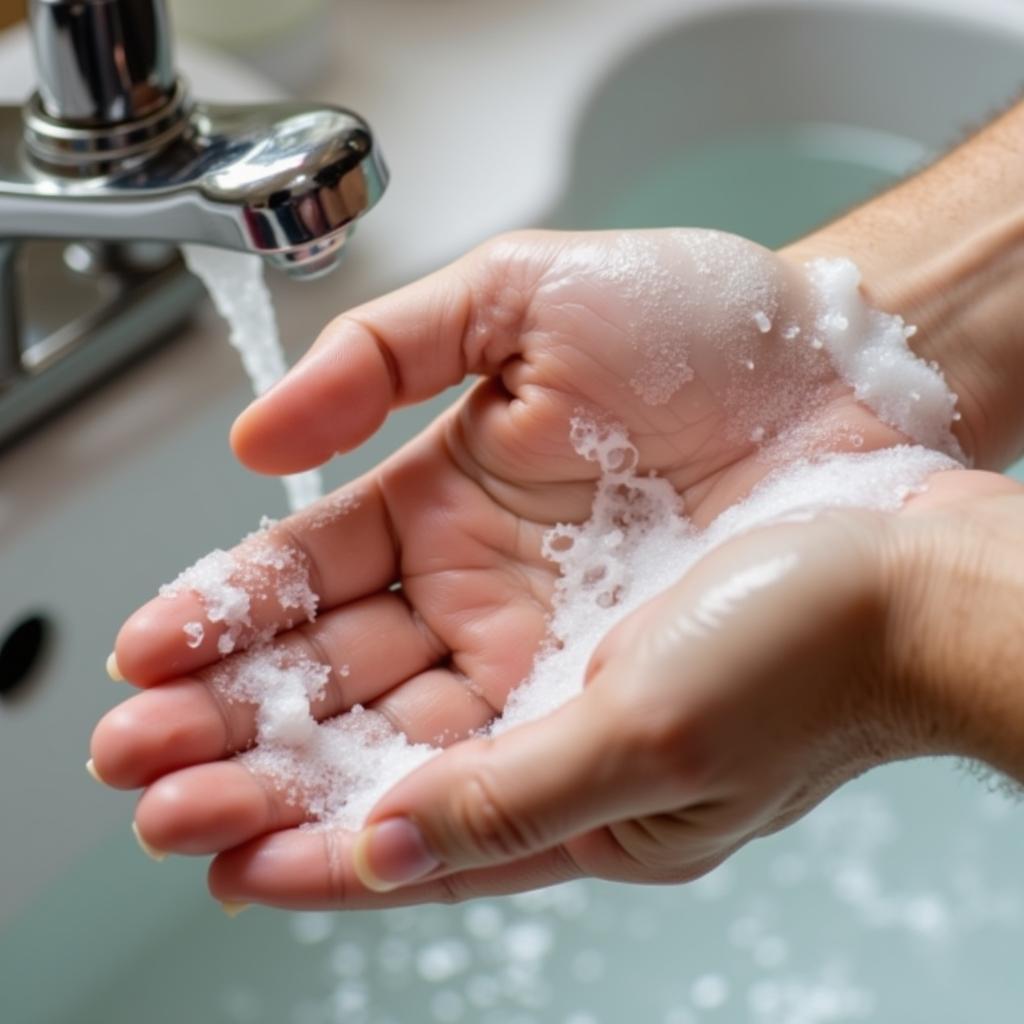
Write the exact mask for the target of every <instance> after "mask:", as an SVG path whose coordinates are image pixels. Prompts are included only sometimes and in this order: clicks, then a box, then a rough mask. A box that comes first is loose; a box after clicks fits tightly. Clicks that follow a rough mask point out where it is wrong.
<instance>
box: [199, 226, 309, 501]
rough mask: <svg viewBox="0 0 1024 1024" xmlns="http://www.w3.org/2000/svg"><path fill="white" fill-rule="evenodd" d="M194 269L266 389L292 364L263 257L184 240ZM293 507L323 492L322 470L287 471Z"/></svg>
mask: <svg viewBox="0 0 1024 1024" xmlns="http://www.w3.org/2000/svg"><path fill="white" fill-rule="evenodd" d="M181 252H182V256H183V257H184V259H185V263H186V265H187V266H188V269H189V270H191V271H192V273H193V274H195V275H196V277H198V278H199V279H200V280H201V281H202V282H203V284H204V285H206V290H207V291H208V292H209V293H210V298H211V299H212V300H213V304H214V306H215V307H216V308H217V312H218V313H220V315H221V316H222V317H224V319H225V320H227V322H228V326H229V329H230V331H229V334H228V340H229V341H230V342H231V345H232V347H233V348H235V349H237V351H238V354H239V355H240V356H241V357H242V367H243V368H244V369H245V372H246V374H248V376H249V380H250V381H252V388H253V391H254V393H255V394H256V395H262V394H263V393H264V392H265V391H268V390H269V389H270V388H271V387H273V385H274V384H276V383H277V382H278V381H279V380H280V379H281V378H282V377H283V376H284V374H285V371H286V370H287V368H288V367H287V365H286V363H285V361H284V350H283V349H282V347H281V338H280V334H279V333H278V329H277V317H276V316H275V314H274V306H273V303H272V302H271V300H270V292H269V291H268V290H267V286H266V285H265V284H264V282H263V260H262V259H261V258H260V257H259V256H252V255H249V254H248V253H241V252H231V251H229V250H227V249H214V248H211V247H209V246H205V245H183V246H182V247H181ZM282 482H283V483H284V489H285V493H286V494H287V496H288V505H289V507H290V508H291V510H292V511H293V512H296V511H298V510H299V509H300V508H305V507H306V506H307V505H309V504H311V503H312V502H314V501H316V500H317V498H319V497H320V496H321V495H322V494H323V480H322V478H321V475H320V472H319V470H310V471H309V472H306V473H295V474H293V475H291V476H285V477H282Z"/></svg>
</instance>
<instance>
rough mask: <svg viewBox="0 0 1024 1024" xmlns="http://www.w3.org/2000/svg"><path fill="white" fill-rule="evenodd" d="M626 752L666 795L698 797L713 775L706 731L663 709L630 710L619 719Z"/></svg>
mask: <svg viewBox="0 0 1024 1024" xmlns="http://www.w3.org/2000/svg"><path fill="white" fill-rule="evenodd" d="M619 720H620V721H621V722H623V735H624V739H625V742H626V748H627V750H629V751H631V752H632V754H633V756H635V757H637V758H638V759H639V760H640V763H641V764H642V765H644V767H645V769H646V773H647V774H648V775H649V776H650V777H651V778H652V779H653V780H654V781H655V784H656V785H658V786H659V787H664V789H665V792H666V794H667V795H669V796H671V797H679V796H683V795H692V794H694V793H699V792H700V791H701V790H702V789H703V788H704V787H705V786H706V785H707V783H708V781H709V780H710V778H711V775H712V771H713V759H712V751H711V747H710V744H709V741H708V736H707V733H706V731H705V730H704V729H703V728H701V726H700V723H699V722H698V721H697V720H696V718H695V717H693V716H691V715H688V714H686V713H683V712H680V711H678V710H673V711H666V709H665V708H664V706H661V707H658V706H651V707H641V708H637V707H633V708H631V709H629V710H628V711H627V712H625V713H624V714H623V716H622V718H621V719H619Z"/></svg>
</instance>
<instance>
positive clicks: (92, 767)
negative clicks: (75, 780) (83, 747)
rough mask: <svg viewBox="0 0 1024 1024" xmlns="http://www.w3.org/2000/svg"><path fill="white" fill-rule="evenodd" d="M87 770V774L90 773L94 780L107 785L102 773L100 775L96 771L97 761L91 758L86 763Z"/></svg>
mask: <svg viewBox="0 0 1024 1024" xmlns="http://www.w3.org/2000/svg"><path fill="white" fill-rule="evenodd" d="M85 770H86V771H87V772H88V773H89V774H90V775H91V776H92V777H93V778H94V779H95V780H96V781H97V782H99V783H102V784H103V785H106V783H105V782H103V778H102V777H101V776H100V773H99V772H98V771H96V762H95V761H93V759H92V758H91V757H90V758H89V760H88V761H86V762H85Z"/></svg>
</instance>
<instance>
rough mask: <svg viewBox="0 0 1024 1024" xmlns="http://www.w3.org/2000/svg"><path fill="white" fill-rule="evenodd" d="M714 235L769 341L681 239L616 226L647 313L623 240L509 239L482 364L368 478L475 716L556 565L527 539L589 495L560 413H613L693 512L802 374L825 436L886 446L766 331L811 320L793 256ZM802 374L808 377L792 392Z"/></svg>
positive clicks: (536, 537)
mask: <svg viewBox="0 0 1024 1024" xmlns="http://www.w3.org/2000/svg"><path fill="white" fill-rule="evenodd" d="M708 237H709V236H708V235H707V234H706V233H702V232H693V233H691V234H690V235H689V236H688V238H690V239H693V238H695V239H696V240H697V242H698V243H703V242H704V241H705V240H706V239H707V238H708ZM621 244H622V243H621V242H620V245H621ZM648 244H649V245H650V248H648V247H647V245H648ZM726 245H727V255H728V256H729V257H730V258H731V259H732V260H734V261H736V263H735V264H733V265H732V266H731V272H732V273H733V275H734V276H736V277H740V278H743V277H746V278H747V279H748V280H749V279H750V278H751V277H753V278H754V279H755V281H756V280H760V281H761V282H762V283H763V284H762V293H763V294H762V299H761V302H762V303H763V304H765V305H770V306H771V309H772V314H773V320H774V322H775V325H776V326H775V336H774V338H773V339H772V341H768V340H767V339H766V338H765V336H764V335H763V334H762V332H761V331H760V329H759V328H758V326H757V324H756V322H755V320H754V316H753V313H754V312H756V311H757V309H758V305H757V301H756V300H755V301H754V302H752V303H751V304H747V305H744V304H738V308H734V309H733V310H732V311H731V313H730V312H729V311H728V310H726V311H723V309H722V307H721V304H720V302H719V301H718V299H717V298H716V296H717V293H718V291H719V290H720V289H721V287H722V280H721V275H720V274H718V275H714V276H712V277H711V278H710V282H711V283H710V284H709V280H708V279H707V278H706V277H705V276H704V275H702V274H701V272H700V264H699V262H698V261H697V260H695V258H694V255H693V248H694V247H693V246H692V243H691V245H687V244H686V242H685V241H675V240H668V241H664V240H659V241H657V242H651V243H645V244H643V245H642V244H641V243H640V242H638V241H636V240H635V239H631V240H630V245H629V248H628V251H627V252H626V253H625V256H628V257H629V258H630V259H631V260H632V261H633V265H634V271H635V272H637V273H640V274H643V273H644V271H645V267H644V265H643V261H644V260H647V261H649V263H650V266H651V267H653V268H656V270H657V272H658V273H660V274H661V275H663V276H665V277H668V278H671V279H672V280H673V281H674V287H673V288H672V289H669V292H668V297H667V298H666V297H665V296H664V295H663V296H662V297H661V299H660V303H659V307H658V309H657V320H655V316H654V314H653V313H652V312H651V311H650V310H649V309H645V308H644V303H645V302H646V298H645V297H643V296H638V295H636V294H634V293H633V282H632V280H630V281H628V282H625V283H619V284H617V283H616V281H615V280H614V279H615V277H616V271H617V266H616V264H617V262H618V260H620V259H621V258H623V255H624V254H623V253H622V252H620V251H617V250H616V249H615V248H612V249H611V250H610V251H609V248H608V246H607V244H604V245H602V244H600V243H599V242H596V241H591V240H589V239H588V240H587V241H585V242H582V243H581V242H575V243H574V242H572V241H569V242H566V241H562V240H559V241H557V242H554V241H553V242H551V243H550V245H549V246H548V247H547V248H546V249H542V250H540V251H538V249H537V248H536V247H531V249H530V251H529V259H528V260H527V261H525V262H524V261H522V260H521V259H517V258H516V254H515V253H512V254H510V255H509V261H510V262H509V264H507V265H506V267H507V268H508V267H510V268H511V272H510V273H509V272H508V269H507V270H506V277H505V279H504V281H503V292H502V293H501V294H500V295H499V296H498V301H497V308H488V307H486V306H485V307H484V308H483V309H482V310H479V311H478V312H477V320H476V322H475V323H474V324H473V325H472V327H471V328H470V331H469V336H470V338H471V339H472V338H474V337H475V338H477V339H484V341H483V342H482V343H481V355H482V357H483V358H482V363H483V365H482V368H485V369H489V370H491V371H492V372H494V373H495V376H492V377H489V378H487V379H485V380H483V381H481V382H480V383H478V384H477V386H476V387H475V388H474V389H473V390H472V391H471V392H470V394H469V395H467V396H466V398H465V399H464V400H463V401H461V402H460V403H459V404H458V405H457V406H456V407H454V408H453V409H452V410H450V411H449V413H447V414H446V415H445V416H443V417H442V418H441V419H440V420H439V421H438V422H437V423H435V424H434V425H433V427H432V428H431V429H430V430H429V431H428V432H427V433H426V434H425V435H424V436H423V437H421V438H420V439H419V441H418V442H417V443H416V445H415V446H414V447H413V448H412V449H411V450H407V451H405V452H403V453H401V454H400V455H399V456H398V457H397V458H396V459H394V460H392V461H391V462H390V463H388V464H387V465H386V466H385V467H383V468H382V470H381V471H380V473H379V475H378V476H377V482H378V483H379V486H380V487H381V488H382V490H383V492H384V495H385V498H386V503H387V506H388V508H389V510H390V515H391V517H392V520H393V522H394V526H395V530H396V533H397V537H398V542H399V545H400V547H401V560H400V577H401V581H402V587H403V591H404V593H405V595H406V597H407V598H408V600H409V601H410V603H411V604H412V606H413V607H414V608H415V609H416V611H417V612H418V613H419V614H420V615H421V616H422V618H423V620H424V621H425V622H426V624H427V625H428V626H429V627H430V628H431V629H432V630H433V632H434V633H435V634H436V636H437V638H438V640H439V641H440V643H441V645H442V646H443V648H444V650H445V651H446V652H447V653H448V654H449V656H450V658H451V661H452V663H453V665H454V666H455V668H456V669H457V670H458V671H459V672H461V673H462V674H464V675H465V676H466V677H468V679H470V680H471V681H472V682H473V684H475V686H476V687H477V688H478V690H479V692H480V693H482V694H483V695H484V696H485V697H486V700H487V703H488V705H489V707H488V708H487V709H486V711H487V712H488V713H490V712H493V711H496V710H500V709H501V708H502V707H503V705H504V702H505V699H506V697H507V693H508V690H509V688H510V687H512V686H514V685H515V684H516V683H518V682H519V681H520V680H521V679H523V678H524V677H525V675H526V674H527V671H528V669H529V665H530V662H531V659H532V657H533V652H534V651H535V650H536V648H537V645H538V644H539V642H540V640H541V639H542V637H543V635H544V630H545V618H546V614H547V611H548V596H549V594H550V592H551V589H552V585H553V582H554V576H555V571H554V569H553V567H552V565H551V563H549V562H546V561H545V560H544V559H543V558H542V557H541V556H540V545H541V537H542V535H543V533H544V531H545V530H546V529H547V528H549V527H550V526H551V525H553V524H554V523H556V522H560V521H562V522H565V521H569V522H578V521H580V520H582V519H584V518H585V517H586V515H587V513H588V510H589V507H590V503H591V500H592V497H593V481H594V479H595V477H596V475H597V471H596V468H595V466H594V465H593V464H592V463H588V462H585V461H584V460H583V459H581V458H580V457H579V456H578V455H577V454H576V453H575V452H574V451H573V448H572V445H571V443H570V423H571V421H572V419H573V417H574V416H578V415H579V414H580V413H581V412H583V413H584V414H586V413H590V414H591V415H594V414H596V415H599V416H601V415H604V416H610V417H613V418H614V419H615V420H616V421H617V422H619V423H621V424H622V425H623V426H624V427H625V428H626V430H627V432H628V433H629V435H630V437H631V439H632V440H633V441H634V442H635V443H636V445H637V447H638V450H639V455H640V464H639V469H640V470H641V471H642V472H646V471H650V470H653V471H655V472H657V473H658V474H659V475H660V476H663V477H666V478H668V479H669V480H671V481H672V482H673V484H674V485H675V486H676V488H677V490H679V492H680V493H681V494H682V495H683V497H684V499H685V500H686V504H687V510H688V513H689V515H690V516H691V517H693V518H694V519H696V520H697V521H698V522H707V521H708V520H710V519H711V518H713V517H714V516H715V515H717V514H718V513H719V512H721V511H722V510H723V509H725V508H726V507H728V506H729V505H730V504H732V503H733V502H734V501H735V500H737V499H738V498H739V497H741V496H742V495H744V494H745V493H747V492H748V491H749V489H750V488H751V487H752V486H753V485H754V484H755V483H756V482H757V481H758V479H759V478H760V477H761V476H763V475H764V474H765V473H766V472H767V471H768V469H769V468H770V465H771V463H770V460H769V459H766V458H765V456H764V455H763V453H762V450H761V448H760V447H759V446H758V445H755V444H753V443H751V440H750V438H751V433H752V431H753V430H755V429H757V428H758V427H760V429H761V430H764V431H765V432H766V433H767V434H768V435H769V436H771V434H772V433H773V432H774V430H775V429H776V428H777V427H778V425H779V423H780V422H784V421H787V420H790V419H792V418H793V416H794V412H795V408H794V399H793V398H790V400H789V402H788V403H787V401H786V400H785V395H784V393H785V391H786V389H787V388H788V389H789V390H790V392H791V394H792V395H794V396H795V400H796V401H799V402H805V401H806V394H807V390H808V388H809V387H818V388H821V389H822V390H823V391H824V392H825V393H826V397H824V398H823V400H822V401H821V403H820V405H819V407H818V409H817V411H816V412H815V415H816V416H818V417H821V418H828V419H829V420H830V421H831V424H832V426H833V428H834V429H833V431H832V437H833V439H834V440H833V443H834V444H835V445H836V446H837V447H839V448H842V447H850V446H852V445H853V444H857V446H858V447H860V448H861V449H867V450H870V449H872V448H876V447H879V446H882V445H885V444H891V443H892V442H893V439H894V437H895V435H894V433H893V431H892V430H891V429H890V428H888V427H885V426H884V425H883V424H881V423H880V422H879V421H877V420H876V419H874V418H873V417H872V416H871V415H870V414H869V413H867V412H866V410H865V409H864V408H863V407H861V406H858V405H856V404H855V403H854V402H852V400H851V399H850V397H849V394H848V391H847V390H846V389H844V388H842V387H840V386H838V384H836V383H835V381H834V377H833V374H832V371H831V369H830V367H829V366H828V364H827V361H826V360H825V359H824V358H821V357H819V358H817V359H815V358H814V353H813V351H812V350H811V349H810V348H809V347H808V346H807V345H806V343H804V344H801V345H799V348H797V346H795V345H793V344H791V343H789V342H786V343H782V342H780V341H779V339H778V334H779V332H781V331H782V330H783V327H784V325H788V324H796V325H798V326H800V327H801V328H802V330H803V331H804V332H808V321H809V320H810V319H811V318H810V313H809V310H808V308H807V297H806V295H805V294H804V293H803V291H802V286H801V282H800V279H799V278H798V277H797V276H796V275H795V274H794V273H793V272H792V270H791V268H788V267H786V265H785V264H784V263H783V262H782V261H781V260H779V259H778V258H777V257H774V256H772V255H770V254H768V253H766V252H764V251H763V250H760V249H758V248H757V247H755V246H753V245H751V244H749V243H739V242H738V240H729V241H728V242H727V243H726ZM697 251H698V253H699V252H700V251H701V249H700V247H699V246H698V247H697ZM602 260H603V262H602ZM638 264H639V265H638ZM737 264H738V265H737ZM581 268H582V269H581ZM648 269H649V268H648ZM496 315H497V316H498V317H499V319H503V320H505V321H506V322H507V323H514V324H515V325H517V334H516V335H515V336H514V337H508V336H505V335H502V334H501V332H500V330H499V329H498V328H496V327H495V326H494V324H493V322H492V320H493V318H494V317H495V316H496ZM712 325H713V326H712ZM724 336H727V337H728V344H727V345H724V344H722V338H723V337H724ZM807 336H809V335H808V334H807V333H805V337H807ZM488 343H490V344H491V345H492V346H493V351H491V352H488V351H487V348H486V346H487V344H488ZM507 352H513V353H515V354H514V355H512V356H511V357H508V356H507V355H506V353H507ZM681 352H685V353H686V357H685V360H684V359H682V358H680V353H681ZM809 357H810V358H809ZM748 364H752V367H753V368H752V369H748ZM737 370H738V372H737ZM691 375H692V376H691ZM737 377H738V378H739V380H737ZM800 378H803V380H804V382H806V386H805V387H804V388H803V389H799V388H793V384H794V382H795V381H798V380H800ZM830 389H831V394H829V391H830ZM780 395H782V396H783V397H782V398H781V399H780ZM762 396H764V397H762ZM652 399H653V400H652ZM802 411H803V410H801V412H802ZM477 724H479V723H477Z"/></svg>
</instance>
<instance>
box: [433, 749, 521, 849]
mask: <svg viewBox="0 0 1024 1024" xmlns="http://www.w3.org/2000/svg"><path fill="white" fill-rule="evenodd" d="M499 794H500V786H499V784H498V780H497V779H496V778H495V776H494V774H493V772H492V771H491V770H490V769H489V768H488V767H487V766H486V765H484V764H481V763H479V762H477V763H474V764H471V765H470V766H469V768H468V770H467V771H466V773H465V775H464V776H463V778H462V779H461V780H460V781H459V782H458V783H457V784H456V785H455V786H454V787H453V788H452V791H451V795H450V797H449V815H448V820H449V822H450V827H451V829H452V833H453V834H452V836H451V837H450V841H451V844H452V846H453V847H455V848H456V849H457V850H458V851H460V852H461V853H462V854H463V855H464V856H465V859H466V861H467V863H476V862H492V861H509V860H515V859H517V858H518V857H522V856H524V855H526V854H527V853H529V852H531V850H532V849H533V848H534V844H533V843H532V841H531V838H532V837H531V836H530V835H529V832H528V830H527V829H526V828H525V827H524V825H523V824H522V823H521V822H519V821H517V820H516V817H515V816H514V815H513V814H511V813H510V812H509V810H508V808H507V807H506V806H505V803H504V801H503V799H502V798H501V796H500V795H499Z"/></svg>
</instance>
